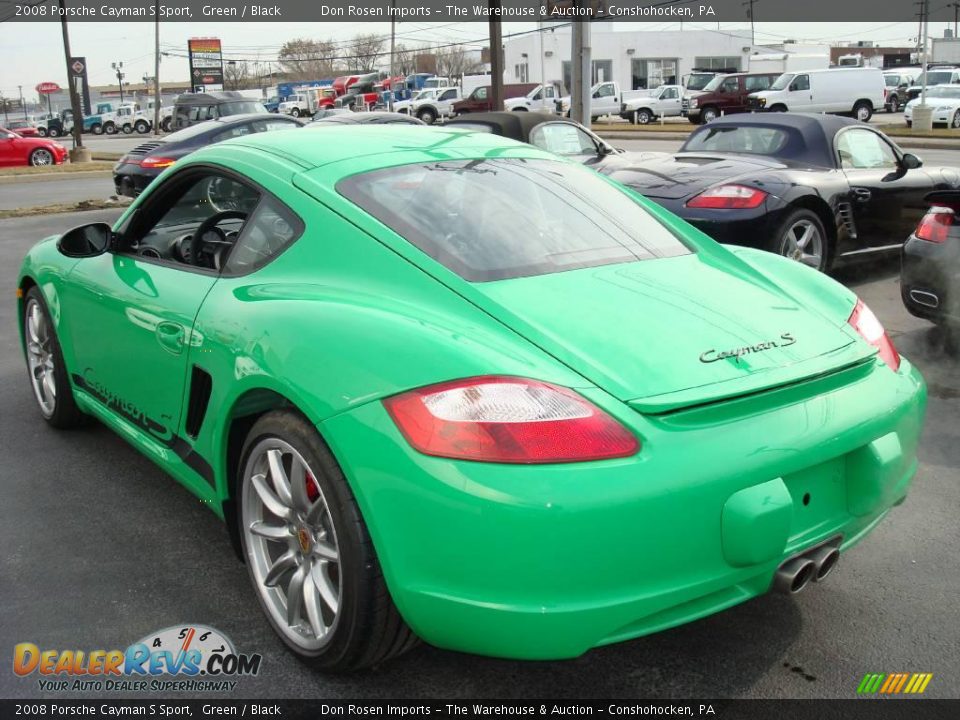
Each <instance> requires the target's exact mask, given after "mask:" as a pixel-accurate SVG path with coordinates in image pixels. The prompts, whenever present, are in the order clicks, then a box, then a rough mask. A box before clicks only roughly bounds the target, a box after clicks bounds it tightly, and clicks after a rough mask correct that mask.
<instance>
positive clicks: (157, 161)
mask: <svg viewBox="0 0 960 720" xmlns="http://www.w3.org/2000/svg"><path fill="white" fill-rule="evenodd" d="M175 162H176V159H175V158H168V157H145V158H144V159H143V160H141V161H140V167H144V168H167V167H170V166H171V165H173V164H174V163H175Z"/></svg>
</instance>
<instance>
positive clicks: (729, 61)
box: [693, 55, 740, 70]
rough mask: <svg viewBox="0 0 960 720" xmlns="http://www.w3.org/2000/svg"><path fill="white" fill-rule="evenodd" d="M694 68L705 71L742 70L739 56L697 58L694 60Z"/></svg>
mask: <svg viewBox="0 0 960 720" xmlns="http://www.w3.org/2000/svg"><path fill="white" fill-rule="evenodd" d="M693 66H694V67H695V68H703V69H705V70H723V69H725V68H733V69H734V70H740V57H739V56H738V55H727V56H716V57H710V56H708V57H697V58H694V61H693Z"/></svg>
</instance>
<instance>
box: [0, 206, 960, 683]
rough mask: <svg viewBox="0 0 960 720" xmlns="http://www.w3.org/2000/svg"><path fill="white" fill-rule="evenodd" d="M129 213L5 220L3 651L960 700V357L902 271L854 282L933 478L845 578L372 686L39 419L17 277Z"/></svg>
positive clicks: (851, 563) (446, 660) (89, 450)
mask: <svg viewBox="0 0 960 720" xmlns="http://www.w3.org/2000/svg"><path fill="white" fill-rule="evenodd" d="M0 191H2V190H0ZM117 214H118V211H98V212H90V213H75V214H69V215H53V216H38V217H32V218H21V219H13V220H3V221H0V285H2V287H4V288H6V289H7V290H6V293H7V295H6V301H5V302H3V303H0V399H2V408H3V410H2V412H0V438H2V445H3V448H4V451H5V453H4V454H5V457H4V461H3V463H2V466H0V468H2V469H0V482H2V501H0V546H2V547H3V548H4V551H3V552H2V553H0V588H2V598H3V610H4V613H3V615H2V620H0V649H2V651H3V652H4V653H9V652H11V651H12V647H13V646H14V645H15V644H16V643H20V642H27V641H29V642H33V643H36V644H37V645H39V646H41V647H46V648H59V649H65V648H76V649H112V648H125V647H126V646H127V645H128V644H130V643H131V642H134V641H136V640H138V639H140V638H141V637H143V636H145V635H147V634H148V633H150V632H153V631H156V630H159V629H161V628H166V627H169V626H173V625H180V624H183V623H202V624H206V625H211V626H213V627H215V628H218V629H219V630H221V631H223V632H224V633H225V634H226V635H227V636H229V637H230V638H231V639H232V640H233V642H234V644H235V645H236V647H237V649H238V650H239V651H241V652H258V653H262V654H263V656H264V661H263V665H262V670H261V673H260V675H259V676H257V677H253V678H246V679H244V680H242V682H241V683H240V685H239V686H238V688H237V690H236V691H235V692H234V693H232V694H231V695H230V696H231V697H248V698H254V697H306V698H331V699H335V698H371V699H376V698H390V697H393V698H400V697H404V698H411V699H412V698H420V697H444V698H519V697H522V698H535V697H556V698H595V697H608V698H625V697H649V698H653V697H661V698H679V697H689V698H709V697H738V698H739V697H764V698H771V697H774V698H779V697H800V698H820V697H836V698H853V697H855V691H856V688H857V685H858V684H859V682H860V680H861V678H862V677H863V675H864V674H865V673H867V672H930V673H933V674H934V678H933V680H932V682H931V683H930V685H929V686H928V688H927V691H926V696H927V697H958V696H960V667H958V662H957V658H958V656H957V650H958V648H960V623H958V622H957V619H958V615H957V607H958V605H957V598H958V596H960V553H958V552H957V548H958V547H960V523H958V522H957V509H958V508H960V360H958V357H957V355H956V354H955V353H956V350H954V349H952V348H951V346H950V345H949V343H947V342H946V341H945V339H944V337H943V336H942V334H941V333H939V332H938V331H936V330H935V329H934V328H933V327H932V326H931V325H930V324H929V323H927V322H924V321H921V320H917V319H915V318H912V317H911V316H909V315H908V314H907V313H906V311H905V310H904V309H903V307H902V306H901V304H900V298H899V288H898V284H897V283H898V278H897V269H898V267H897V262H896V258H894V259H892V260H891V261H888V262H884V263H879V264H876V265H873V266H871V267H869V268H860V269H858V270H855V271H851V270H847V271H843V272H841V273H839V274H838V279H840V280H842V281H843V282H845V283H847V284H848V285H850V286H852V287H854V288H855V289H856V290H857V292H858V293H860V294H861V296H862V297H863V298H864V300H865V301H866V302H867V303H868V304H869V305H870V306H871V307H872V308H873V310H874V311H875V312H876V314H877V315H878V316H879V317H880V319H881V320H882V321H883V322H884V323H885V325H886V327H887V328H888V330H889V331H890V333H891V335H892V337H893V339H894V342H895V343H896V345H897V347H898V349H899V350H900V351H901V353H902V354H904V355H905V356H907V357H909V358H910V360H911V361H913V362H914V363H915V364H917V365H918V366H919V367H920V369H921V370H922V372H923V373H924V375H925V377H926V379H927V382H928V386H929V392H930V401H929V410H928V416H927V423H926V429H925V432H924V436H923V441H922V445H921V449H920V459H921V465H920V470H919V473H918V476H917V478H916V480H915V482H914V486H913V490H912V492H911V494H910V496H909V497H908V499H907V502H906V503H905V504H904V505H902V506H901V507H899V508H896V509H894V510H893V511H892V512H891V514H890V515H889V517H888V518H887V519H886V521H885V522H883V523H882V524H881V525H880V526H879V527H878V529H877V530H876V531H875V532H874V533H873V535H872V536H870V537H869V538H868V539H867V540H865V541H864V542H863V543H862V544H861V545H859V546H858V547H857V548H856V549H854V550H853V551H851V552H850V553H849V554H848V555H845V556H844V558H843V560H842V561H841V564H840V567H839V570H838V571H837V572H836V573H835V574H833V575H832V576H831V577H830V578H829V580H828V581H826V582H825V583H823V584H822V585H817V586H813V587H811V588H810V589H809V590H806V591H805V592H803V593H802V594H800V595H799V596H797V597H795V598H788V597H785V596H781V595H768V596H764V597H761V598H759V599H756V600H753V601H750V602H747V603H745V604H743V605H740V606H738V607H735V608H733V609H731V610H729V611H726V612H724V613H721V614H718V615H715V616H713V617H710V618H707V619H705V620H702V621H699V622H696V623H693V624H690V625H687V626H684V627H680V628H676V629H673V630H670V631H667V632H663V633H660V634H657V635H653V636H650V637H647V638H642V639H639V640H635V641H631V642H627V643H622V644H619V645H614V646H610V647H605V648H601V649H597V650H594V651H592V652H590V653H588V654H586V655H584V656H583V657H581V658H578V659H576V660H572V661H567V662H536V663H527V662H513V661H503V660H497V659H489V658H478V657H474V656H469V655H462V654H458V653H453V652H446V651H441V650H437V649H434V648H431V647H427V646H421V647H419V648H417V649H416V650H415V651H413V652H412V653H410V654H408V655H406V656H404V657H402V658H400V659H399V660H396V661H394V662H391V663H389V664H387V665H384V666H382V667H380V668H378V669H376V670H374V671H371V672H367V673H363V674H359V675H353V676H337V677H331V676H324V675H321V674H317V673H315V672H313V671H311V670H309V669H308V668H306V667H304V666H303V665H301V664H300V663H299V662H297V661H296V660H295V659H294V658H293V657H292V656H291V655H290V654H288V653H287V652H286V651H285V650H284V648H283V647H282V645H281V643H280V641H279V640H278V639H277V638H276V637H275V636H274V634H273V632H272V631H271V629H270V628H269V626H268V624H267V622H266V620H265V619H264V618H263V617H262V615H261V612H260V610H259V607H258V606H257V602H256V599H255V597H254V594H253V592H252V590H251V588H250V586H249V583H248V580H247V575H246V571H245V569H244V568H243V566H242V565H240V564H239V562H238V561H237V560H236V557H235V556H234V555H233V552H232V551H231V549H230V546H229V543H228V539H227V535H226V532H225V530H224V528H223V526H222V525H221V523H220V521H219V520H218V519H217V518H216V517H215V516H214V515H213V514H212V513H211V512H209V511H208V510H207V509H205V508H204V507H203V506H202V505H201V504H200V503H199V502H198V501H197V500H196V499H195V498H194V497H193V496H192V495H190V494H189V493H188V492H187V491H186V490H184V489H183V488H181V487H180V486H179V485H178V484H177V483H176V482H175V481H174V480H173V479H171V478H170V477H168V476H166V475H165V474H164V473H163V472H161V471H160V470H159V469H158V468H157V467H156V466H154V465H153V464H151V463H150V462H149V461H148V460H146V459H145V458H144V457H142V456H141V455H139V454H138V453H137V452H136V451H134V450H133V449H132V448H131V447H130V446H128V445H127V444H126V443H125V442H124V441H123V440H121V439H120V438H119V437H117V436H115V435H114V434H112V433H111V432H109V431H107V430H106V429H105V428H103V427H101V426H97V425H94V426H91V427H89V428H87V429H84V430H81V431H75V432H57V431H54V430H51V429H49V428H48V427H47V426H46V425H45V424H44V423H43V421H42V420H41V418H40V415H39V413H38V412H37V410H36V408H35V405H34V399H33V397H32V394H31V391H30V388H29V386H28V383H27V376H26V370H25V368H24V363H23V358H22V355H21V351H20V347H19V340H18V337H17V331H16V325H17V323H16V317H15V302H14V296H13V289H14V287H15V282H16V275H17V268H18V266H19V263H20V261H21V259H22V257H23V255H24V253H25V252H26V250H27V249H28V247H29V246H30V245H31V244H32V243H33V242H35V241H36V240H37V239H39V238H41V237H43V236H45V235H49V234H53V233H57V232H61V231H63V230H64V229H66V228H68V227H71V226H73V225H77V224H81V223H85V222H92V221H95V220H100V219H104V220H110V219H112V218H114V217H116V216H117ZM117 351H118V352H122V349H119V348H118V349H117ZM132 360H133V361H135V359H132ZM144 382H150V378H149V377H145V378H144ZM650 551H652V552H655V551H656V548H651V549H650ZM7 657H8V658H9V655H8V656H7ZM7 668H9V665H8V666H7ZM44 696H46V697H54V695H51V694H49V693H43V692H40V691H39V689H38V685H37V680H36V676H35V675H34V676H32V677H30V678H24V679H21V678H18V677H15V676H14V675H13V673H11V672H10V671H9V669H7V670H4V671H0V697H18V698H22V697H44ZM64 696H69V695H64V694H57V695H56V697H64ZM127 696H130V695H129V694H127V693H117V695H116V697H127ZM166 696H168V697H169V694H166ZM137 697H142V696H139V695H138V696H137ZM205 697H212V698H214V699H219V698H222V697H226V695H222V696H219V698H218V696H216V695H209V694H208V695H206V696H205Z"/></svg>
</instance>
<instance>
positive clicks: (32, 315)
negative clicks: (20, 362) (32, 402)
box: [26, 299, 57, 418]
mask: <svg viewBox="0 0 960 720" xmlns="http://www.w3.org/2000/svg"><path fill="white" fill-rule="evenodd" d="M26 326H27V327H26V336H27V368H28V369H29V370H30V385H31V386H32V387H33V394H34V395H35V396H36V397H37V404H39V405H40V412H41V413H43V416H44V417H45V418H49V417H51V416H52V415H53V413H54V411H55V410H56V409H57V383H56V378H57V374H56V367H55V365H54V363H53V343H52V342H51V336H50V327H49V325H48V324H47V316H46V315H44V313H43V309H42V308H41V307H40V303H39V302H37V301H36V300H35V299H31V300H30V301H29V302H28V303H27V309H26Z"/></svg>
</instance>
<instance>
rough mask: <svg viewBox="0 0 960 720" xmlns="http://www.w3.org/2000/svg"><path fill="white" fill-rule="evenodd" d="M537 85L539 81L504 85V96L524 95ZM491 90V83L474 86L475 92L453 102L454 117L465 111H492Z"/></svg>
mask: <svg viewBox="0 0 960 720" xmlns="http://www.w3.org/2000/svg"><path fill="white" fill-rule="evenodd" d="M535 87H537V83H513V84H511V85H504V86H503V97H504V99H506V98H512V97H522V96H523V95H526V94H527V93H528V92H530V91H531V90H533V89H534V88H535ZM490 92H491V89H490V86H489V85H481V86H480V87H477V88H474V89H473V92H472V93H470V94H469V95H468V96H467V97H465V98H464V99H463V100H460V101H458V102H455V103H454V104H453V114H454V117H456V116H457V115H463V114H464V113H472V112H490V111H491V110H492V109H493V108H491V107H490Z"/></svg>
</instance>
